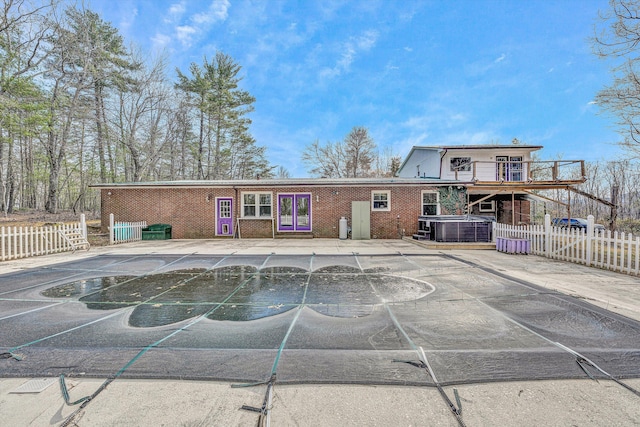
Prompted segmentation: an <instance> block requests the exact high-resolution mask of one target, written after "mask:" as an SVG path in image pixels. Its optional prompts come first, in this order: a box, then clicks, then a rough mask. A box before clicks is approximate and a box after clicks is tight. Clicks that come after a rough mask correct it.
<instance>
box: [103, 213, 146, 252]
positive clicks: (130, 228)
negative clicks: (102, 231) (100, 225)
mask: <svg viewBox="0 0 640 427" xmlns="http://www.w3.org/2000/svg"><path fill="white" fill-rule="evenodd" d="M146 226H147V222H146V221H138V222H122V221H118V222H116V221H115V219H114V216H113V214H109V244H110V245H116V244H118V243H127V242H137V241H140V240H142V229H143V228H145V227H146Z"/></svg>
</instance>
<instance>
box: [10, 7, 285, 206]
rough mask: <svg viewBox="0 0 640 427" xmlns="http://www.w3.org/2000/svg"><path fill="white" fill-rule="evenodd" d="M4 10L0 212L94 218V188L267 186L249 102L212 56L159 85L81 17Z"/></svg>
mask: <svg viewBox="0 0 640 427" xmlns="http://www.w3.org/2000/svg"><path fill="white" fill-rule="evenodd" d="M30 5H31V3H28V2H26V1H22V0H6V1H5V2H4V8H3V9H2V12H1V13H2V15H1V16H0V184H1V185H0V207H1V208H2V210H3V211H4V212H5V213H10V212H12V211H13V210H14V209H15V208H16V207H17V206H19V207H21V208H32V209H42V208H44V209H45V210H46V211H48V212H51V213H55V212H56V211H58V210H59V209H74V210H79V211H84V210H97V209H99V200H97V196H96V195H95V194H92V193H90V192H88V191H87V186H88V185H89V184H91V183H97V182H101V183H102V182H137V181H143V180H176V179H248V178H253V177H255V176H256V175H260V176H262V177H269V176H272V175H273V173H274V172H273V170H274V167H273V166H271V165H270V164H269V161H268V160H267V158H266V147H261V146H258V145H257V144H256V141H255V139H254V138H253V137H252V136H251V134H250V132H249V125H250V123H251V121H250V119H249V118H248V114H249V113H250V112H251V111H253V103H254V102H255V99H254V98H253V97H252V96H251V95H250V94H249V93H248V92H247V91H245V90H242V89H241V88H240V86H239V83H240V81H241V77H240V70H241V67H240V65H239V64H237V63H236V62H235V61H234V59H233V58H231V57H230V56H229V55H226V54H224V53H222V52H216V53H215V55H214V56H213V57H212V58H211V59H208V58H206V57H205V58H204V60H203V63H202V64H195V63H192V64H191V66H190V67H189V70H188V72H182V71H181V70H179V69H178V70H176V73H177V81H176V82H175V83H171V81H170V79H168V78H167V65H166V60H165V58H157V59H154V60H151V61H146V60H145V58H144V56H143V54H142V53H141V52H139V51H136V50H134V49H127V48H126V47H125V45H124V40H123V38H122V37H121V35H120V34H119V33H118V30H117V29H116V28H114V27H112V26H111V25H110V24H109V23H107V22H105V21H103V20H102V19H101V17H100V16H99V15H98V14H96V13H94V12H92V11H90V10H87V9H77V8H75V7H73V6H71V7H65V8H62V7H61V6H60V5H58V4H56V3H55V2H53V1H52V2H51V3H46V4H42V5H41V6H39V7H35V8H30V7H31V6H30Z"/></svg>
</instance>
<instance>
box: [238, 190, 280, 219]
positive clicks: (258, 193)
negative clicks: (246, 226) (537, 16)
mask: <svg viewBox="0 0 640 427" xmlns="http://www.w3.org/2000/svg"><path fill="white" fill-rule="evenodd" d="M247 195H254V196H255V199H256V203H255V204H251V203H247V204H245V202H244V197H245V196H247ZM265 195H266V196H269V200H270V203H269V204H268V205H266V204H260V196H265ZM245 206H255V211H256V214H255V215H245V213H244V208H245ZM261 206H269V210H270V211H271V213H270V214H269V215H260V207H261ZM240 213H241V215H240V217H241V218H273V193H272V192H270V191H243V192H242V193H240Z"/></svg>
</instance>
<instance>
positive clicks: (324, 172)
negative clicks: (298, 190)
mask: <svg viewBox="0 0 640 427" xmlns="http://www.w3.org/2000/svg"><path fill="white" fill-rule="evenodd" d="M302 161H303V162H304V163H306V164H307V165H308V166H309V167H310V169H309V170H308V172H309V173H310V174H311V175H314V176H317V177H321V178H344V177H346V175H347V174H346V168H347V160H346V156H345V153H344V148H343V146H342V144H341V143H340V142H327V143H326V144H325V145H321V144H320V141H318V140H315V141H314V142H312V143H311V144H309V145H307V146H306V147H305V149H304V151H303V152H302Z"/></svg>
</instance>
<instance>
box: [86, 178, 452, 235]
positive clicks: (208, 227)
mask: <svg viewBox="0 0 640 427" xmlns="http://www.w3.org/2000/svg"><path fill="white" fill-rule="evenodd" d="M445 184H446V185H448V186H451V187H452V188H456V191H457V185H458V184H459V183H458V182H454V181H451V182H442V181H438V182H430V181H427V180H424V179H416V178H411V179H401V178H389V179H291V180H248V181H176V182H149V183H130V184H98V185H95V186H94V187H97V188H100V191H101V200H102V227H103V229H104V231H106V226H107V225H108V224H109V214H112V213H113V214H114V215H115V217H116V218H117V220H118V221H147V223H166V224H171V226H172V233H173V237H174V238H183V239H200V238H213V237H232V236H236V237H242V238H272V237H285V236H295V235H299V236H309V237H322V238H338V237H339V225H340V219H341V218H342V217H344V218H346V219H347V221H348V226H349V227H350V228H351V229H352V232H353V233H357V235H358V236H360V238H363V239H367V238H372V239H397V238H399V237H400V236H401V235H402V234H404V235H410V234H413V233H415V232H416V229H417V226H418V222H417V218H418V216H419V215H420V214H421V213H422V211H423V210H424V209H425V208H424V207H423V205H422V201H423V200H425V201H429V200H431V199H430V198H429V197H427V196H425V194H426V195H435V194H437V193H438V191H439V190H438V189H439V188H440V187H441V186H443V185H445ZM454 186H456V187H454ZM435 197H436V198H437V196H435ZM354 212H355V214H354ZM354 216H355V217H357V218H358V219H357V223H356V224H354V223H353V218H354ZM363 227H365V229H363Z"/></svg>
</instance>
